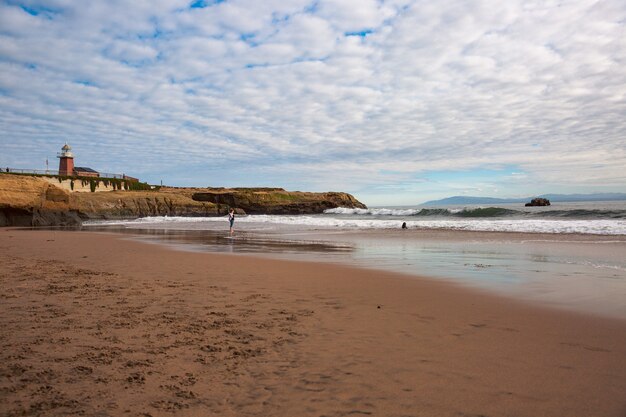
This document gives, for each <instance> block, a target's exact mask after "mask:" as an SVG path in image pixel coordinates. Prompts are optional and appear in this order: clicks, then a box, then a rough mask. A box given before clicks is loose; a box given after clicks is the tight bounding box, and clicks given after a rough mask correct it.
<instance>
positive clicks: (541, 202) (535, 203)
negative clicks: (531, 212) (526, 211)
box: [526, 198, 550, 207]
mask: <svg viewBox="0 0 626 417" xmlns="http://www.w3.org/2000/svg"><path fill="white" fill-rule="evenodd" d="M549 205H550V200H548V199H547V198H533V199H532V200H530V203H526V207H541V206H549Z"/></svg>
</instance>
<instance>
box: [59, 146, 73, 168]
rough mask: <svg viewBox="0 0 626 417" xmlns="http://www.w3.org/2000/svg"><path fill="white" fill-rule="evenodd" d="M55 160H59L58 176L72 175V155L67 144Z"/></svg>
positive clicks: (70, 148)
mask: <svg viewBox="0 0 626 417" xmlns="http://www.w3.org/2000/svg"><path fill="white" fill-rule="evenodd" d="M57 158H59V175H74V154H73V153H72V147H71V146H70V145H68V144H67V142H66V143H65V145H63V147H62V148H61V152H60V153H58V154H57Z"/></svg>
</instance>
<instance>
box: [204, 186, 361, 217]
mask: <svg viewBox="0 0 626 417" xmlns="http://www.w3.org/2000/svg"><path fill="white" fill-rule="evenodd" d="M192 198H193V199H194V200H195V201H208V202H211V203H214V204H216V205H217V206H218V207H224V206H226V207H237V208H239V209H242V210H244V211H245V212H246V213H248V214H315V213H322V212H323V211H324V210H327V209H330V208H336V207H351V208H367V207H366V206H365V205H364V204H362V203H361V202H359V201H358V200H357V199H356V198H354V197H353V196H351V195H350V194H347V193H337V192H330V193H304V192H300V191H285V190H283V189H270V190H268V189H230V190H222V189H213V190H208V191H204V192H196V193H194V194H193V195H192Z"/></svg>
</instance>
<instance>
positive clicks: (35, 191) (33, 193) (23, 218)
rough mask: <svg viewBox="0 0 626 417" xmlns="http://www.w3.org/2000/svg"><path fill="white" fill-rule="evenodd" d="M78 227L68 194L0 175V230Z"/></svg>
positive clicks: (37, 180) (41, 182) (37, 182)
mask: <svg viewBox="0 0 626 417" xmlns="http://www.w3.org/2000/svg"><path fill="white" fill-rule="evenodd" d="M77 224H80V217H79V214H78V212H77V210H75V209H73V208H72V207H71V205H70V194H69V193H68V192H67V191H64V190H62V189H60V188H59V187H56V186H54V185H52V184H49V183H48V182H46V181H44V180H43V179H41V178H33V177H23V176H16V175H6V174H3V175H0V226H50V225H58V226H71V225H77Z"/></svg>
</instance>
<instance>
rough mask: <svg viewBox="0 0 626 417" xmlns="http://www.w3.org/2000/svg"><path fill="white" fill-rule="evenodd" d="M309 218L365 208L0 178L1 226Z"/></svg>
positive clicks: (325, 197)
mask: <svg viewBox="0 0 626 417" xmlns="http://www.w3.org/2000/svg"><path fill="white" fill-rule="evenodd" d="M230 207H234V208H236V209H237V211H238V212H239V213H240V214H246V213H248V214H261V213H262V214H312V213H321V212H323V211H324V210H325V209H328V208H335V207H355V208H357V207H358V208H365V206H364V205H363V204H362V203H360V202H359V201H358V200H356V199H355V198H354V197H353V196H351V195H350V194H346V193H305V192H299V191H296V192H289V191H285V190H283V189H208V188H203V189H200V188H170V187H163V188H161V189H160V190H158V191H110V192H101V193H70V192H68V191H66V190H63V189H61V188H60V187H57V186H55V185H54V184H51V183H49V182H47V181H45V180H44V179H42V178H37V177H29V176H20V175H9V174H0V226H59V225H61V226H65V225H67V226H71V225H78V224H80V222H81V220H85V219H127V218H137V217H146V216H218V215H225V214H226V213H227V212H228V209H229V208H230Z"/></svg>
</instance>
